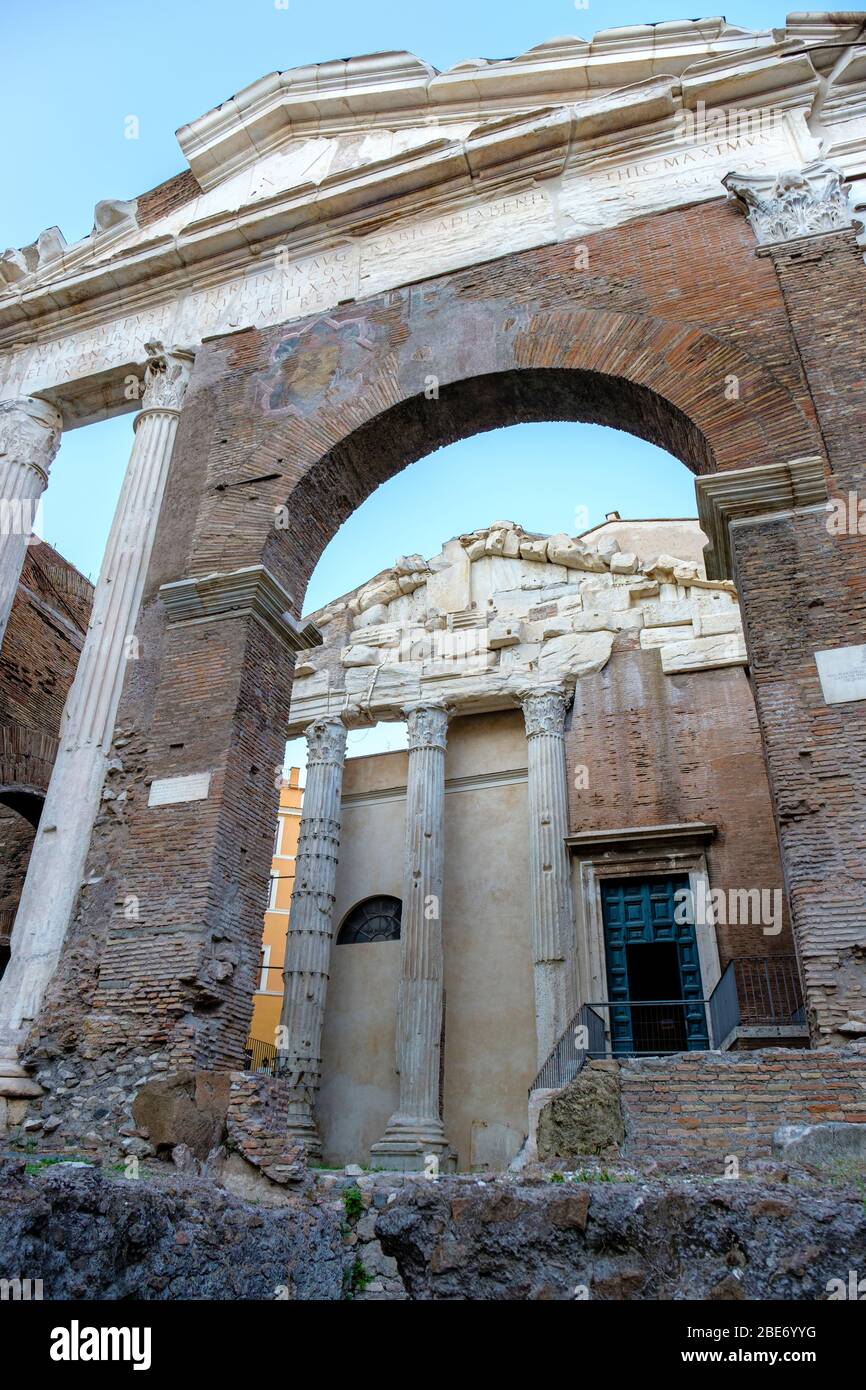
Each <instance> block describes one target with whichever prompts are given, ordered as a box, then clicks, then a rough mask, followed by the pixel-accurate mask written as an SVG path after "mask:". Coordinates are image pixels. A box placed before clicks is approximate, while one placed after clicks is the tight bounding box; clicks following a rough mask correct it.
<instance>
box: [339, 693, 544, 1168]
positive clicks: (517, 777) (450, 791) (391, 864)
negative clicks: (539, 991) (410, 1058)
mask: <svg viewBox="0 0 866 1390" xmlns="http://www.w3.org/2000/svg"><path fill="white" fill-rule="evenodd" d="M407 765H408V755H407V754H406V753H402V752H401V753H387V754H381V755H379V756H376V757H370V758H357V759H349V761H348V762H347V764H346V773H345V778H344V798H343V813H342V841H341V853H340V866H339V869H338V874H337V890H336V891H337V903H336V910H335V921H336V922H338V923H339V922H342V920H343V918H344V917H345V915H346V913H347V912H348V911H349V909H350V908H351V907H352V906H354V904H355V903H357V902H359V901H361V900H362V899H363V898H365V897H368V896H372V895H373V894H379V893H388V894H393V895H394V896H395V897H402V866H403V833H404V815H405V786H406V768H407ZM525 768H526V742H525V737H524V732H523V718H522V715H521V714H520V712H519V711H517V710H515V711H514V712H510V711H508V712H502V713H496V714H489V715H477V716H470V717H467V718H461V719H455V720H454V721H453V723H452V725H451V728H450V729H449V735H448V753H447V757H446V801H445V805H446V832H445V833H446V841H445V894H444V904H443V922H444V926H443V931H444V941H445V996H446V1003H445V1066H444V1092H443V1096H444V1105H443V1113H444V1118H445V1125H446V1130H447V1133H448V1136H449V1139H450V1141H451V1143H452V1145H453V1146H454V1148H455V1149H456V1150H457V1154H458V1164H459V1166H460V1167H461V1168H468V1167H470V1166H476V1167H481V1166H485V1165H492V1166H495V1167H503V1166H505V1164H506V1163H507V1162H508V1160H509V1159H510V1158H511V1157H512V1156H513V1154H514V1153H516V1151H517V1149H518V1148H519V1147H520V1144H521V1142H522V1140H523V1136H524V1133H525V1128H526V1093H527V1088H528V1086H529V1084H530V1082H531V1081H532V1078H533V1076H534V1073H535V1020H534V1015H533V988H532V961H531V956H530V948H529V929H528V894H527V865H528V846H527V823H526V817H527V812H526V780H525V778H526V772H525ZM399 978H400V948H399V945H398V944H397V943H396V942H381V943H370V944H363V945H353V946H346V945H343V946H339V945H335V947H334V949H333V953H332V970H331V979H330V982H329V986H328V1007H327V1012H326V1017H325V1030H324V1038H323V1085H322V1090H321V1092H320V1098H319V1104H318V1109H317V1114H318V1121H319V1127H320V1132H321V1134H322V1138H323V1143H324V1151H325V1160H326V1162H328V1163H332V1164H343V1163H347V1162H357V1161H361V1162H366V1161H367V1159H368V1157H369V1148H370V1145H371V1143H373V1142H375V1140H376V1139H378V1138H380V1137H381V1134H382V1132H383V1130H384V1128H385V1125H386V1123H387V1120H388V1118H389V1116H390V1114H391V1112H392V1111H393V1110H394V1108H395V1107H396V1103H397V1096H398V1077H397V1073H396V1071H395V1050H394V1040H395V1029H396V1004H397V990H398V985H399Z"/></svg>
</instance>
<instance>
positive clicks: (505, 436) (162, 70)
mask: <svg viewBox="0 0 866 1390" xmlns="http://www.w3.org/2000/svg"><path fill="white" fill-rule="evenodd" d="M700 13H701V12H700V10H699V8H698V7H697V5H696V0H686V3H685V4H682V3H676V0H589V3H588V4H584V3H580V4H578V5H575V4H574V2H573V0H532V3H531V4H530V3H526V0H471V3H467V0H435V3H416V4H408V3H406V0H403V3H401V4H395V3H393V0H392V2H391V3H387V0H355V2H354V3H353V2H352V0H329V3H328V4H326V5H322V4H312V3H310V2H309V0H243V3H241V0H170V3H169V0H148V3H147V4H146V5H139V6H131V5H124V4H118V3H117V0H40V3H38V4H34V3H33V0H4V5H3V36H4V50H5V52H6V62H5V63H4V72H3V83H2V87H0V114H2V117H3V123H2V128H3V129H4V131H5V132H6V138H5V140H4V148H3V166H2V171H0V247H4V246H21V245H24V244H26V243H28V242H30V241H32V240H33V239H34V238H35V237H36V236H37V235H38V234H39V232H40V231H42V230H43V229H44V228H46V227H50V226H54V225H57V226H59V227H60V228H61V230H62V231H63V233H64V235H65V236H66V238H67V240H68V241H74V240H77V239H78V238H80V237H81V236H83V235H86V234H87V233H88V232H89V231H90V229H91V226H92V223H93V207H94V205H95V204H96V203H97V202H98V201H99V200H100V199H101V198H131V197H135V196H136V195H137V194H139V193H142V192H144V191H145V190H147V189H149V188H152V187H153V186H154V185H155V184H157V183H160V182H161V181H162V180H163V179H165V178H168V177H169V176H170V175H172V174H174V173H177V172H178V171H179V170H180V169H182V168H183V167H185V166H184V161H183V157H182V156H181V154H180V150H179V148H178V146H177V142H176V140H175V135H174V132H175V130H176V129H177V128H178V127H179V126H181V125H183V124H185V123H186V122H187V121H189V120H192V119H194V118H195V117H197V116H200V115H202V114H203V113H204V112H205V111H207V110H209V109H210V108H212V107H213V106H215V105H217V104H218V103H219V102H221V101H224V100H225V99H226V98H227V97H229V96H231V95H232V94H233V93H234V92H237V91H238V90H239V89H240V88H242V87H244V86H246V85H247V84H248V83H250V82H252V81H255V79H256V78H258V77H261V76H263V75H264V74H265V73H268V72H271V71H274V70H275V69H284V68H289V67H294V66H297V65H299V64H303V63H313V62H319V61H324V60H327V59H330V58H345V57H349V56H352V55H354V54H362V53H371V52H376V51H380V50H383V49H391V50H393V49H407V50H409V51H410V52H412V53H415V54H417V55H418V56H419V57H420V58H423V59H425V60H426V61H428V62H429V63H431V64H433V66H435V67H437V68H440V69H441V68H445V67H448V66H450V65H451V64H453V63H455V62H459V61H460V60H461V59H465V58H470V57H486V58H504V57H511V56H514V55H515V54H519V53H521V52H524V51H525V50H526V49H527V48H530V47H532V46H533V45H534V44H538V43H541V42H543V41H544V40H546V39H550V38H553V37H556V36H561V35H564V34H576V35H579V36H580V37H582V38H591V37H592V35H593V34H594V33H596V32H597V31H598V30H600V29H606V28H612V27H618V26H620V25H627V24H643V23H652V22H659V21H662V20H670V19H688V18H696V17H699V16H700ZM726 14H727V19H728V21H729V22H730V23H732V24H739V25H742V26H744V27H747V28H765V27H768V26H770V25H774V24H775V25H781V24H783V23H784V14H785V11H784V9H783V8H782V7H781V6H779V7H777V6H770V5H767V4H752V3H748V4H743V3H738V4H730V5H728V7H727V11H726ZM131 115H133V116H136V117H137V118H138V123H139V138H138V139H136V140H129V139H127V138H125V129H127V128H128V127H127V125H126V118H127V117H128V116H131ZM131 440H132V431H131V417H130V416H125V417H122V418H120V419H116V420H111V421H106V422H105V423H103V424H100V425H92V426H89V427H88V428H86V429H79V430H75V431H74V432H72V433H70V434H68V435H67V436H65V437H64V440H63V444H62V446H61V450H60V453H59V455H58V457H57V459H56V461H55V463H54V465H53V468H52V474H51V481H50V484H49V487H48V491H47V493H46V498H45V515H44V525H43V534H44V536H45V538H46V540H49V541H50V542H51V543H52V544H54V545H56V546H57V547H58V549H59V550H61V551H62V552H63V553H64V554H65V555H67V556H68V558H69V559H70V560H72V562H73V563H74V564H76V565H77V566H78V567H79V568H80V569H82V570H83V571H84V572H85V573H87V574H89V575H90V576H91V577H92V578H93V579H95V578H96V576H97V574H98V571H99V564H100V561H101V557H102V551H103V549H104V546H105V540H106V537H107V534H108V528H109V525H110V522H111V516H112V513H113V510H114V505H115V502H116V500H117V495H118V492H119V489H120V482H121V478H122V474H123V469H124V467H125V464H126V460H127V457H128V454H129V449H130V445H131ZM580 506H586V507H587V508H588V510H589V515H590V522H591V523H594V522H595V521H597V520H600V519H601V517H602V516H603V514H604V512H605V511H608V510H610V509H612V508H617V509H618V510H619V511H620V512H621V513H622V514H623V515H624V516H666V515H667V516H674V515H680V516H682V515H690V514H693V513H694V510H695V506H694V491H693V487H692V482H691V477H690V475H689V474H688V472H687V471H686V469H685V468H684V467H683V466H682V465H681V464H679V463H677V462H675V461H674V460H673V459H670V458H668V457H667V456H666V455H664V454H661V453H660V452H659V451H658V450H656V449H653V448H652V447H651V446H649V445H646V444H643V443H642V442H641V441H639V440H636V439H633V438H632V437H631V436H629V435H624V434H620V433H617V432H615V431H612V430H604V429H600V428H598V427H594V426H581V425H563V424H550V425H535V426H521V427H518V428H516V429H512V430H504V431H495V432H492V433H490V434H485V435H480V436H477V437H475V438H472V439H468V440H464V441H462V442H461V443H459V444H455V445H452V446H451V447H450V448H448V449H445V450H442V451H441V452H440V453H439V454H437V455H435V456H433V457H432V458H429V459H426V460H421V461H420V462H419V463H417V464H414V465H413V466H412V467H411V468H408V469H406V471H405V472H404V473H403V474H401V475H400V476H399V477H397V478H395V479H392V481H391V482H390V483H388V484H387V485H386V486H385V487H384V488H381V489H380V490H379V492H378V493H376V494H375V495H374V496H373V497H371V498H370V499H369V500H368V501H367V503H365V505H364V506H363V507H362V508H361V509H360V510H359V511H358V512H357V513H356V514H355V515H354V516H353V517H352V518H351V520H350V521H349V522H348V523H347V524H346V526H344V527H343V528H342V530H341V531H340V533H339V534H338V536H337V537H335V539H334V541H332V543H331V545H330V546H329V547H328V549H327V551H326V552H325V554H324V556H323V557H322V560H321V561H320V564H319V566H318V569H317V571H316V574H315V575H314V577H313V581H312V584H311V588H310V591H309V594H308V601H307V605H306V607H307V609H310V608H312V607H315V606H318V605H319V604H321V603H323V602H325V601H326V600H327V599H329V598H332V597H334V596H335V595H337V594H339V593H342V592H344V591H345V590H346V589H349V588H352V587H353V586H354V585H356V584H358V583H359V582H360V581H361V580H363V579H365V578H366V577H368V576H369V575H370V574H372V573H374V572H375V571H376V570H378V569H381V568H382V567H383V566H385V565H387V564H390V563H391V562H392V561H393V559H394V558H395V554H394V552H395V550H396V549H399V550H400V551H402V552H406V551H416V550H417V551H420V552H421V553H423V554H425V555H430V554H432V553H434V552H435V551H436V550H437V549H438V547H439V545H440V543H441V542H442V541H443V540H445V539H447V538H448V537H450V536H453V535H455V534H458V533H459V532H461V531H465V530H468V529H472V528H473V527H475V526H478V525H482V524H486V523H488V522H490V521H492V520H497V519H499V518H509V519H512V520H515V521H518V522H520V523H521V524H522V525H524V526H525V527H527V529H531V530H538V531H561V530H564V531H574V530H575V529H579V528H578V527H576V526H575V521H574V518H575V510H576V508H578V507H580ZM395 537H399V538H400V539H399V542H398V543H397V544H396V545H395V540H394V538H395Z"/></svg>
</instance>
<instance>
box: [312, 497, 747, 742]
mask: <svg viewBox="0 0 866 1390" xmlns="http://www.w3.org/2000/svg"><path fill="white" fill-rule="evenodd" d="M634 534H639V535H641V536H642V538H643V543H644V544H645V545H647V546H648V547H649V546H652V545H653V542H654V541H655V542H658V541H662V542H664V541H666V540H669V539H670V537H671V536H672V535H677V534H678V535H679V536H680V537H682V538H684V539H685V540H686V541H687V542H688V545H687V548H688V550H689V554H688V556H686V557H683V558H680V557H678V556H676V555H672V554H670V553H668V552H666V551H664V550H656V551H655V552H654V553H653V552H651V551H649V550H647V554H646V557H645V558H642V557H641V556H639V555H638V554H637V553H635V552H634V551H626V550H623V549H622V548H621V547H620V544H619V540H618V538H617V537H618V535H619V536H622V537H623V538H627V537H628V538H630V537H631V536H632V535H634ZM703 540H704V537H703V534H702V533H701V531H700V529H699V526H698V523H697V521H693V522H688V521H679V522H623V521H622V520H621V519H620V518H617V519H616V521H615V522H610V523H606V524H605V525H603V526H601V527H597V528H595V529H594V530H593V531H592V532H589V533H587V536H586V537H585V538H583V537H580V536H577V537H571V536H566V535H564V534H562V535H555V536H541V535H537V534H529V533H527V532H525V531H524V530H523V529H522V527H520V526H519V525H518V524H516V523H515V522H512V521H497V522H494V523H493V524H492V525H491V526H488V527H483V528H481V529H479V530H475V531H471V532H467V533H466V534H464V535H462V536H459V537H456V538H455V539H453V540H450V541H448V542H446V544H445V545H444V546H443V548H442V550H441V551H440V552H439V553H438V554H437V555H434V556H432V557H431V558H430V559H429V560H423V559H422V557H421V556H419V555H411V556H408V557H406V556H403V557H401V558H400V559H399V560H398V561H397V562H396V563H395V565H394V566H392V567H391V568H390V569H388V570H383V571H381V572H380V573H379V574H377V575H376V576H375V577H374V578H373V579H372V580H370V581H369V582H368V583H366V584H362V585H359V587H358V588H357V589H354V590H353V591H352V592H351V593H348V594H344V595H343V596H342V597H341V598H339V599H336V600H335V601H334V602H333V603H330V604H328V605H327V607H326V608H324V609H322V610H321V611H320V612H318V613H314V614H312V615H310V619H309V621H310V622H311V623H312V624H313V625H314V626H315V627H316V629H318V630H320V631H321V632H322V633H323V634H324V641H323V645H322V646H321V647H319V648H316V649H312V650H310V651H309V652H305V653H302V654H301V655H300V657H299V665H298V668H297V670H296V675H295V684H294V688H293V691H292V708H291V726H292V730H293V732H300V731H301V730H302V729H303V728H304V727H306V725H307V724H308V723H310V722H311V720H312V719H314V718H318V717H320V716H321V715H322V714H325V713H335V712H339V713H341V714H342V715H343V716H344V718H345V720H346V722H347V723H349V724H350V725H351V724H353V723H365V722H369V721H370V720H376V719H389V718H399V717H400V711H401V709H402V707H403V706H404V705H405V704H406V703H408V702H409V701H410V700H416V699H419V698H421V697H424V698H431V699H432V698H443V699H446V700H447V701H448V703H449V704H450V705H452V706H453V707H454V709H455V710H456V711H457V712H461V711H462V712H464V713H465V712H473V711H481V710H492V709H507V708H510V707H512V706H513V705H514V703H515V700H516V698H517V696H518V694H519V693H520V692H521V691H525V689H526V688H527V686H531V685H532V684H533V683H534V682H536V683H539V684H543V685H545V686H549V685H551V684H554V685H562V686H564V687H565V688H566V689H570V688H573V686H574V682H575V681H576V680H580V679H581V678H583V677H585V676H588V675H591V674H592V673H594V672H596V671H600V670H602V669H603V667H604V666H605V665H606V663H607V662H608V660H609V659H610V657H611V654H612V652H613V651H614V649H615V648H616V647H617V646H620V647H621V646H622V645H623V644H625V645H626V646H628V647H630V648H633V649H636V650H643V651H652V652H653V653H654V654H655V656H656V659H657V660H658V661H659V663H660V666H661V670H662V671H663V672H665V673H666V674H669V675H674V674H677V673H679V672H688V671H700V670H711V669H715V668H716V667H719V666H736V665H745V662H746V652H745V642H744V639H743V633H742V624H741V619H740V611H739V606H738V604H737V599H736V593H735V591H734V587H733V585H732V584H731V583H730V582H729V581H727V580H723V581H718V582H716V581H710V580H708V579H707V578H706V575H705V571H704V569H703V566H702V564H701V563H700V561H699V560H698V559H696V558H695V556H696V555H700V553H701V549H700V547H701V543H702V542H703Z"/></svg>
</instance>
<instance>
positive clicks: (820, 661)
mask: <svg viewBox="0 0 866 1390" xmlns="http://www.w3.org/2000/svg"><path fill="white" fill-rule="evenodd" d="M815 664H816V666H817V667H818V675H819V677H820V679H821V691H822V693H823V695H824V699H825V700H826V702H827V704H828V705H841V704H844V703H845V702H846V701H847V700H866V646H861V647H834V648H833V649H832V650H831V651H826V652H816V653H815Z"/></svg>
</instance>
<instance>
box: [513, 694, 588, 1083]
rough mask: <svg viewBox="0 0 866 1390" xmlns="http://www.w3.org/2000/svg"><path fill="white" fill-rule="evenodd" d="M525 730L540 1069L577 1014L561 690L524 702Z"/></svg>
mask: <svg viewBox="0 0 866 1390" xmlns="http://www.w3.org/2000/svg"><path fill="white" fill-rule="evenodd" d="M520 701H521V705H522V706H523V718H524V721H525V724H526V744H527V763H528V794H529V795H528V799H529V930H530V936H531V942H532V960H533V973H534V978H535V1033H536V1041H537V1048H538V1053H537V1057H538V1065H539V1068H540V1067H541V1066H542V1065H543V1064H544V1063H545V1062H546V1061H547V1058H548V1057H549V1056H550V1053H551V1051H552V1050H553V1048H554V1046H555V1045H556V1043H557V1042H558V1041H559V1039H560V1037H561V1036H562V1034H563V1033H564V1032H565V1029H566V1028H567V1027H568V1025H569V1023H570V1022H571V1020H572V1019H573V1018H574V1015H575V1013H576V1012H577V998H576V981H575V955H576V952H575V930H574V898H573V894H572V889H571V864H570V862H569V854H568V847H567V845H566V843H565V837H566V836H567V834H568V783H567V775H566V768H565V712H566V709H567V708H568V698H567V696H566V694H565V691H564V690H562V689H559V688H544V687H539V688H533V689H531V690H526V691H524V692H523V694H522V695H521V697H520Z"/></svg>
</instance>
